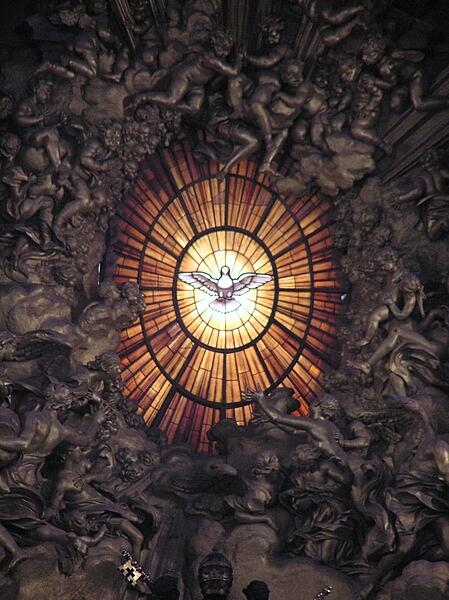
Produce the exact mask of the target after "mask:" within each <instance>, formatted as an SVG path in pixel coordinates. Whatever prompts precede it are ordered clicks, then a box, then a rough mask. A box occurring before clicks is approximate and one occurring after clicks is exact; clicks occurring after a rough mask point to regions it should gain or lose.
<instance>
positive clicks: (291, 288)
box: [113, 142, 342, 450]
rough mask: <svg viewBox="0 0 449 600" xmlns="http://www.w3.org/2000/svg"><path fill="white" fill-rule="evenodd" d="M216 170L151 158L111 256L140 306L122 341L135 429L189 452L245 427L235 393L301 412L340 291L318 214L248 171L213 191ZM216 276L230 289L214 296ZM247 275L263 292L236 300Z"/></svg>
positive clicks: (246, 413) (326, 210)
mask: <svg viewBox="0 0 449 600" xmlns="http://www.w3.org/2000/svg"><path fill="white" fill-rule="evenodd" d="M217 169H218V166H217V165H216V163H214V162H213V161H210V162H205V163H202V164H201V165H199V164H197V163H196V162H195V160H194V158H193V154H192V151H191V148H190V147H189V145H188V143H187V142H185V143H179V144H177V145H175V146H174V147H173V148H171V149H170V150H166V151H164V152H163V153H161V154H160V155H158V156H154V157H151V158H150V159H149V160H148V162H147V163H146V164H145V166H144V170H143V173H142V176H141V178H140V179H139V181H137V182H136V185H135V187H134V189H133V190H132V191H131V192H130V194H129V196H128V198H127V200H126V202H125V204H124V207H123V209H122V210H121V212H120V215H119V217H118V219H117V226H118V231H119V233H118V238H117V241H116V243H115V245H114V252H115V257H116V261H115V267H114V273H113V274H114V277H115V279H116V280H117V281H118V282H120V283H122V282H125V281H134V282H137V283H138V285H139V286H140V288H141V289H142V290H143V292H144V294H145V301H146V310H145V312H144V314H143V315H142V317H141V319H140V321H139V322H138V323H135V324H133V325H132V326H131V327H129V328H128V329H126V330H125V331H123V333H122V342H121V346H120V350H119V353H120V357H121V362H122V369H123V381H124V386H125V393H126V394H127V395H128V396H129V397H130V398H131V399H132V400H133V401H134V402H135V403H136V409H137V410H138V411H139V413H140V414H142V415H143V417H144V419H145V421H146V422H147V423H148V425H154V424H155V425H158V426H159V427H161V428H162V429H163V430H164V431H166V433H167V435H168V437H169V439H170V441H173V442H185V443H188V444H190V445H191V446H192V447H194V448H196V449H199V450H208V449H209V442H208V440H207V436H206V432H207V430H208V429H209V428H210V427H211V425H213V424H214V423H216V422H217V421H219V420H220V419H222V418H234V419H235V420H236V421H237V422H238V423H239V424H241V425H244V424H246V423H248V421H249V420H250V419H251V415H252V409H251V406H249V405H245V404H244V403H242V401H241V395H242V392H244V391H245V389H247V388H248V387H251V388H261V389H269V388H272V387H274V386H276V385H287V386H291V387H293V388H295V390H296V392H297V397H298V398H299V399H300V400H301V408H300V410H299V413H301V414H306V413H307V406H308V404H309V403H310V401H311V399H312V398H313V397H314V396H315V395H316V394H318V393H319V392H320V390H321V384H320V381H321V376H322V371H323V369H324V368H325V366H326V365H328V364H334V363H335V361H336V360H337V355H338V348H337V340H336V337H335V324H336V319H337V317H338V314H339V311H340V298H341V294H342V289H341V288H342V286H341V283H340V282H341V278H340V277H339V276H338V273H337V268H336V263H335V259H334V256H333V249H332V239H331V228H332V219H331V207H330V206H329V204H328V203H327V202H326V201H322V200H320V199H318V198H317V197H316V196H311V197H304V198H294V197H292V196H288V197H285V198H284V197H279V196H278V195H276V194H274V193H273V192H272V191H271V189H270V186H269V180H268V177H267V176H266V175H261V174H258V173H257V161H256V160H247V161H243V162H241V163H239V164H238V165H235V166H234V167H233V169H232V170H231V172H230V173H229V174H228V175H227V177H226V178H225V180H224V181H221V180H219V179H217V177H216V173H217ZM223 267H228V268H229V276H230V277H231V278H232V280H233V282H234V283H233V285H234V288H233V291H232V292H229V293H230V298H227V299H226V298H222V297H220V296H219V292H218V291H217V290H219V282H220V281H222V280H221V279H220V278H221V277H222V275H223V272H222V269H223ZM256 275H257V276H260V275H263V276H265V277H264V278H263V282H262V283H260V282H259V284H258V285H257V286H256V285H254V286H252V285H251V286H250V287H245V285H243V283H242V286H243V289H242V290H240V291H239V292H238V291H237V287H238V285H239V281H242V282H243V281H248V277H249V278H250V280H251V282H253V281H254V277H255V276H256ZM189 277H190V280H189ZM195 277H196V279H195ZM198 277H200V278H201V277H203V279H202V280H201V281H206V283H207V285H205V284H201V285H200V284H199V283H198ZM192 278H193V279H194V280H195V282H196V284H195V285H193V284H192ZM204 278H206V279H204ZM243 278H246V279H245V280H244V279H243ZM211 282H212V283H211ZM208 286H209V287H208ZM210 286H212V289H210ZM214 286H215V287H214ZM220 289H221V288H220Z"/></svg>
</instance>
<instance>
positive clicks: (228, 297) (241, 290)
mask: <svg viewBox="0 0 449 600" xmlns="http://www.w3.org/2000/svg"><path fill="white" fill-rule="evenodd" d="M178 277H179V279H180V280H181V281H184V283H188V284H189V285H191V286H192V287H194V288H197V289H200V290H202V291H203V292H206V293H207V294H210V295H211V296H218V297H217V298H215V300H212V301H211V302H210V304H209V306H210V308H212V309H213V310H216V311H218V312H221V313H229V312H232V311H234V310H237V309H238V308H239V306H241V305H240V302H239V301H238V300H236V299H235V298H234V296H241V295H242V294H245V293H246V292H247V291H248V290H252V289H255V288H258V287H259V286H261V285H263V284H264V283H267V282H268V281H270V280H271V279H273V276H272V275H264V274H261V273H243V274H242V275H240V277H237V279H232V277H231V270H230V268H229V267H227V266H226V265H225V266H224V267H221V269H220V277H219V278H218V279H215V278H214V277H211V276H210V275H209V274H208V273H203V272H201V271H193V272H190V273H179V274H178Z"/></svg>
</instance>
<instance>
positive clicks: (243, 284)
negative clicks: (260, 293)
mask: <svg viewBox="0 0 449 600" xmlns="http://www.w3.org/2000/svg"><path fill="white" fill-rule="evenodd" d="M272 279H273V276H272V275H262V274H259V273H243V275H240V277H239V278H238V279H236V280H235V281H234V292H233V295H234V296H239V295H240V294H244V293H245V292H247V291H248V290H253V289H254V288H258V287H259V286H261V285H263V284H264V283H267V282H268V281H271V280H272Z"/></svg>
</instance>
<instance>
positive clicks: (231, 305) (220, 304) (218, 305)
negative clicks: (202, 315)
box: [209, 298, 241, 314]
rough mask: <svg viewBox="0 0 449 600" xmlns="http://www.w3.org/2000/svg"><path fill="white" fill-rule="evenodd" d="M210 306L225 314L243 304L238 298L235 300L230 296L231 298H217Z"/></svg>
mask: <svg viewBox="0 0 449 600" xmlns="http://www.w3.org/2000/svg"><path fill="white" fill-rule="evenodd" d="M209 306H210V307H211V308H212V310H216V311H217V312H220V313H223V314H227V313H230V312H234V311H235V310H237V309H238V308H239V307H240V306H241V304H240V302H238V301H237V300H234V298H230V299H221V298H220V299H217V300H213V301H212V302H211V303H210V304H209Z"/></svg>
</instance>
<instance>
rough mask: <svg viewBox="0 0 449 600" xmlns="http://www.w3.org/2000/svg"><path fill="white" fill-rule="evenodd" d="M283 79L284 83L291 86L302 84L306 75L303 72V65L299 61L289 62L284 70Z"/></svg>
mask: <svg viewBox="0 0 449 600" xmlns="http://www.w3.org/2000/svg"><path fill="white" fill-rule="evenodd" d="M282 80H283V81H284V83H286V84H287V85H290V86H291V87H298V86H299V85H301V83H302V82H303V81H304V77H303V74H302V65H300V64H299V63H296V64H294V63H292V64H289V65H288V66H287V67H286V68H285V69H284V70H283V71H282Z"/></svg>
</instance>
